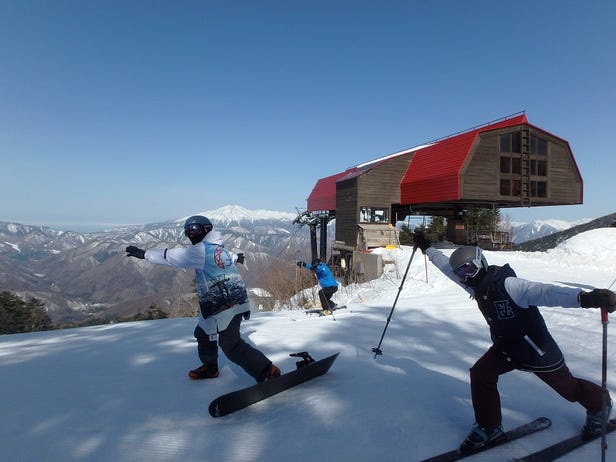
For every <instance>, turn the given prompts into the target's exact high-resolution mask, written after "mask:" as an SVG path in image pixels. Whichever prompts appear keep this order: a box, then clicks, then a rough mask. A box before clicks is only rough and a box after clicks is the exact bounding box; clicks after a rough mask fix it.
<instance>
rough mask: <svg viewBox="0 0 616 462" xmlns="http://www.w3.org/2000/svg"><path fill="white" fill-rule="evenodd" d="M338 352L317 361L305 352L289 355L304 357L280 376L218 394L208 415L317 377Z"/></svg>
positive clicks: (229, 410)
mask: <svg viewBox="0 0 616 462" xmlns="http://www.w3.org/2000/svg"><path fill="white" fill-rule="evenodd" d="M338 354H339V353H336V354H334V355H331V356H328V357H327V358H324V359H321V360H319V361H314V360H312V358H310V355H308V354H307V353H305V352H304V353H296V354H293V355H291V356H298V357H302V358H304V359H303V360H302V361H298V362H297V366H298V369H296V370H294V371H292V372H287V373H286V374H282V375H280V377H276V378H274V379H271V380H267V381H265V382H261V383H257V384H256V385H252V386H250V387H247V388H242V389H240V390H236V391H232V392H231V393H227V394H225V395H222V396H219V397H218V398H216V399H214V401H212V402H211V403H210V406H209V411H210V415H211V416H212V417H222V416H224V415H227V414H230V413H232V412H235V411H239V410H240V409H244V408H245V407H248V406H250V405H251V404H254V403H258V402H259V401H262V400H264V399H266V398H269V397H270V396H273V395H276V394H278V393H280V392H281V391H284V390H288V389H289V388H292V387H295V386H296V385H299V384H301V383H304V382H306V381H308V380H311V379H314V378H316V377H319V376H321V375H323V374H325V373H326V372H327V371H328V370H329V368H330V367H331V365H332V364H333V363H334V361H335V360H336V358H337V357H338Z"/></svg>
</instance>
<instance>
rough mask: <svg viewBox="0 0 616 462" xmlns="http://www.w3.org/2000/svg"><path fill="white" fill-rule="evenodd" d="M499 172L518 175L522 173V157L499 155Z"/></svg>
mask: <svg viewBox="0 0 616 462" xmlns="http://www.w3.org/2000/svg"><path fill="white" fill-rule="evenodd" d="M500 172H501V173H512V174H514V175H520V174H521V173H522V159H520V158H519V157H508V156H501V157H500Z"/></svg>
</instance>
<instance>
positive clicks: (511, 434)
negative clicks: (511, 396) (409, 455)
mask: <svg viewBox="0 0 616 462" xmlns="http://www.w3.org/2000/svg"><path fill="white" fill-rule="evenodd" d="M550 425H552V421H551V420H550V419H548V418H547V417H539V418H538V419H535V420H533V421H531V422H528V423H526V424H524V425H520V426H519V427H516V428H514V429H512V430H509V431H507V432H505V438H502V439H499V440H497V441H494V442H493V443H490V444H487V445H486V446H484V447H482V448H479V449H476V450H475V451H471V452H468V453H464V454H460V453H459V452H458V450H457V449H454V450H452V451H447V452H444V453H442V454H439V455H436V456H434V457H430V458H429V459H424V460H422V461H421V462H452V461H454V460H460V459H464V458H465V457H469V456H472V455H474V454H477V453H479V452H483V451H487V450H488V449H492V448H495V447H497V446H500V445H502V444H506V443H509V442H511V441H513V440H517V439H518V438H522V437H523V436H527V435H530V434H532V433H535V432H537V431H539V430H544V429H546V428H548V427H549V426H550Z"/></svg>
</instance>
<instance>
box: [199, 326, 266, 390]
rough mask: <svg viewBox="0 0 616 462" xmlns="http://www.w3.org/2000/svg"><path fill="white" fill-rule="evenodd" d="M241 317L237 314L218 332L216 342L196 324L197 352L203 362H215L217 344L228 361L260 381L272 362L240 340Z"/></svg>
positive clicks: (216, 360) (216, 358) (216, 359)
mask: <svg viewBox="0 0 616 462" xmlns="http://www.w3.org/2000/svg"><path fill="white" fill-rule="evenodd" d="M242 317H243V315H242V314H238V315H237V316H235V317H234V318H233V319H232V320H231V323H229V326H228V327H227V328H226V329H225V330H224V331H222V332H219V333H218V342H216V340H210V337H209V335H207V334H206V333H205V331H204V330H203V329H202V328H201V327H199V326H197V327H196V328H195V338H196V339H197V352H198V354H199V359H200V360H201V362H202V363H203V364H206V363H209V364H217V363H218V346H220V349H221V350H222V352H223V353H224V354H225V356H226V357H227V358H229V360H230V361H232V362H234V363H235V364H237V365H238V366H240V367H241V368H242V369H244V370H245V371H246V372H247V373H248V374H249V375H250V376H252V377H253V378H254V379H255V380H257V381H260V380H261V379H262V378H263V375H264V373H265V372H266V371H267V369H268V368H269V366H270V365H271V364H272V362H271V361H270V360H269V359H267V357H266V356H265V355H264V354H263V353H261V352H260V351H259V350H257V349H256V348H254V347H252V346H251V345H249V344H248V343H246V342H245V341H244V340H242V338H241V337H240V324H241V323H242Z"/></svg>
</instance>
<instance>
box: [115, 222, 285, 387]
mask: <svg viewBox="0 0 616 462" xmlns="http://www.w3.org/2000/svg"><path fill="white" fill-rule="evenodd" d="M212 228H213V226H212V223H211V221H210V220H209V219H208V218H207V217H204V216H201V215H195V216H192V217H189V218H188V219H187V220H186V222H185V223H184V235H185V236H186V237H187V238H188V239H189V240H190V242H191V244H192V246H190V247H176V248H173V249H160V250H143V249H140V248H138V247H135V246H132V245H131V246H128V247H126V256H127V257H135V258H139V259H146V260H147V261H149V262H150V263H157V264H160V265H167V266H173V267H176V268H187V269H188V268H192V269H194V270H195V276H196V286H197V287H196V288H197V295H198V297H199V323H198V325H197V327H196V328H195V332H194V335H195V337H196V339H197V353H198V355H199V359H200V360H201V362H202V365H201V366H199V367H198V368H196V369H194V370H191V371H190V372H189V373H188V376H189V377H190V378H191V379H195V380H198V379H212V378H215V377H218V346H220V348H221V350H222V351H223V353H224V354H225V355H226V356H227V358H229V359H230V360H231V361H232V362H234V363H236V364H238V365H239V366H240V367H242V369H244V370H245V371H246V372H247V373H248V374H249V375H251V376H252V377H253V378H254V379H255V380H256V381H257V382H263V381H264V380H269V379H271V378H274V377H277V376H279V375H280V369H279V368H278V367H276V366H275V365H273V364H272V362H271V361H270V360H269V359H267V357H266V356H265V355H264V354H263V353H261V352H260V351H259V350H257V349H256V348H254V347H253V346H251V345H250V344H248V343H246V342H245V341H244V340H242V338H241V337H240V324H241V322H242V319H248V317H249V316H250V302H249V301H248V295H247V293H246V286H245V285H244V281H243V280H242V276H241V275H240V273H239V271H238V270H237V267H236V266H235V263H236V262H239V263H243V261H244V256H243V254H237V255H236V254H234V253H233V252H230V251H229V250H228V249H227V248H226V247H225V246H224V244H223V242H222V236H221V235H220V233H219V232H218V231H213V230H212Z"/></svg>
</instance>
